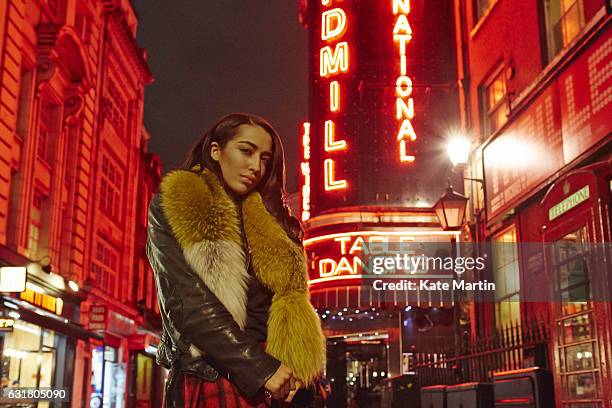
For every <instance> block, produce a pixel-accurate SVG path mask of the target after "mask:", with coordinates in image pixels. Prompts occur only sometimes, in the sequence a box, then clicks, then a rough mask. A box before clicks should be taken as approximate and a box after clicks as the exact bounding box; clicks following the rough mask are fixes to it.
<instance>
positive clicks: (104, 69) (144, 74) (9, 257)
mask: <svg viewBox="0 0 612 408" xmlns="http://www.w3.org/2000/svg"><path fill="white" fill-rule="evenodd" d="M136 28H137V17H136V14H135V12H134V10H133V8H132V6H131V4H130V2H129V1H128V0H98V1H94V0H90V1H85V0H83V1H80V0H79V1H77V0H45V1H34V0H8V1H3V2H1V3H0V262H1V265H2V266H4V267H5V268H4V269H3V270H4V271H11V269H7V268H6V267H21V266H27V284H26V287H25V288H24V289H25V290H23V291H21V292H17V291H15V292H14V293H4V294H2V297H3V303H2V304H0V308H1V309H3V313H4V314H5V313H11V314H12V315H13V316H14V317H16V318H15V319H14V320H15V322H14V326H13V328H12V332H7V333H2V334H1V336H2V340H1V341H0V351H1V352H2V364H1V368H2V377H3V378H4V377H6V379H7V380H8V381H10V382H11V383H13V382H14V381H17V383H18V384H20V386H38V387H41V386H63V387H68V388H70V389H71V404H72V406H84V405H89V404H90V401H91V403H93V404H95V403H96V402H101V401H96V400H97V399H100V400H101V399H104V403H113V404H116V406H123V405H125V402H126V401H128V398H127V395H128V393H131V392H132V390H133V392H134V393H139V395H140V396H141V398H140V399H141V400H142V401H143V404H145V405H146V404H148V403H150V401H151V400H152V399H151V397H150V394H151V392H152V390H154V389H155V388H158V387H154V386H152V385H151V384H150V382H151V381H152V379H154V378H155V375H146V376H145V378H148V380H146V381H149V383H148V384H146V383H143V384H139V385H138V386H136V385H135V386H134V387H131V384H129V382H130V380H133V379H136V377H137V374H136V373H140V372H141V371H142V372H143V373H144V372H145V371H147V368H146V367H149V371H150V370H151V368H150V367H151V364H150V361H149V362H147V361H146V360H143V359H142V358H140V359H139V358H138V357H137V356H136V355H137V354H143V355H150V353H151V352H153V351H154V346H155V344H156V341H157V340H156V337H157V334H156V329H155V327H156V324H158V317H157V316H156V313H157V310H156V306H155V303H156V300H155V291H154V288H153V286H152V277H151V271H150V269H149V267H148V264H147V263H146V262H144V238H143V237H144V235H143V228H146V219H145V218H144V217H145V215H144V213H145V211H146V204H147V203H148V200H149V199H150V196H151V194H152V193H153V192H154V191H155V188H156V185H157V183H158V182H159V176H160V171H161V170H160V167H161V166H160V162H159V159H158V158H157V157H156V156H155V155H152V154H149V153H147V141H148V134H147V133H146V130H145V129H144V128H143V124H142V116H143V99H144V89H145V86H146V85H147V84H149V83H151V82H152V80H153V77H152V74H151V72H150V71H149V68H148V65H147V62H146V53H145V51H144V50H143V49H141V48H139V47H138V46H137V44H136V41H135V34H136ZM5 276H11V275H5ZM15 276H16V275H13V277H15ZM3 279H4V278H3ZM144 316H146V318H144ZM130 362H132V363H133V364H130ZM109 370H110V371H109ZM134 370H136V371H134ZM143 370H144V371H143ZM146 390H149V397H147V396H146V395H144V394H146ZM143 404H141V405H143Z"/></svg>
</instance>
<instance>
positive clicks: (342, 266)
mask: <svg viewBox="0 0 612 408" xmlns="http://www.w3.org/2000/svg"><path fill="white" fill-rule="evenodd" d="M342 272H346V273H344V274H343V273H342ZM354 274H355V271H353V268H352V267H351V264H350V263H349V261H348V259H346V258H345V257H344V256H343V257H342V258H340V262H338V268H336V275H354Z"/></svg>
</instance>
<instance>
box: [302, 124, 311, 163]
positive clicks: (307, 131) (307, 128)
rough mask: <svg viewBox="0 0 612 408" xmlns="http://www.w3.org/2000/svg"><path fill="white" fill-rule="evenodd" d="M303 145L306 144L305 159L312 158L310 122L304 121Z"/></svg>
mask: <svg viewBox="0 0 612 408" xmlns="http://www.w3.org/2000/svg"><path fill="white" fill-rule="evenodd" d="M302 146H304V159H305V160H308V159H310V123H308V122H304V134H303V135H302Z"/></svg>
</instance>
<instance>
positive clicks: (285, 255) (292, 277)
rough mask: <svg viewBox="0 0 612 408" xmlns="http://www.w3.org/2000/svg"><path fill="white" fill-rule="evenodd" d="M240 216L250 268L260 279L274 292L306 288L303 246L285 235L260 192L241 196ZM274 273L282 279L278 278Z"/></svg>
mask: <svg viewBox="0 0 612 408" xmlns="http://www.w3.org/2000/svg"><path fill="white" fill-rule="evenodd" d="M242 217H243V219H244V230H245V233H246V236H247V241H248V242H249V248H250V249H251V252H252V255H253V256H252V258H253V268H255V273H256V274H257V276H258V277H259V278H260V279H261V281H262V282H265V283H266V284H268V285H269V288H270V289H271V290H272V292H274V293H277V294H282V293H284V292H287V291H289V290H296V289H297V290H306V288H307V287H308V285H307V275H306V262H305V259H304V250H303V249H302V248H301V247H300V246H299V245H297V244H296V243H295V242H293V241H292V240H291V239H290V238H289V237H288V236H287V233H286V232H285V230H284V229H283V228H282V227H281V226H280V225H279V224H278V222H277V221H276V219H275V218H274V217H273V216H272V215H270V213H269V212H268V210H267V209H266V207H265V205H264V204H263V201H262V199H261V196H260V195H259V193H255V194H251V195H249V196H248V197H247V198H246V199H245V200H244V203H243V205H242ZM263 237H265V238H263ZM277 276H280V277H282V279H277V278H276V277H277Z"/></svg>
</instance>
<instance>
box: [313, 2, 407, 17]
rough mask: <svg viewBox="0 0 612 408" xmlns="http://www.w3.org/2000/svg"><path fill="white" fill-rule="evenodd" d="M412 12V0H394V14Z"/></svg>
mask: <svg viewBox="0 0 612 408" xmlns="http://www.w3.org/2000/svg"><path fill="white" fill-rule="evenodd" d="M324 1H325V0H324ZM400 10H401V13H403V14H408V13H410V0H393V14H398V13H400Z"/></svg>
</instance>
